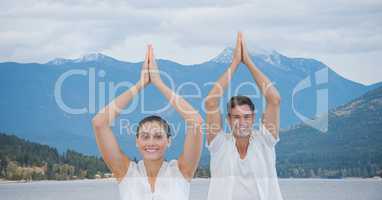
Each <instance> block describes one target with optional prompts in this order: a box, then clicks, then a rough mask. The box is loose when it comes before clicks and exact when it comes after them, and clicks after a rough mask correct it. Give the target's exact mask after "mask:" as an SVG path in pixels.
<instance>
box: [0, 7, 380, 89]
mask: <svg viewBox="0 0 382 200" xmlns="http://www.w3.org/2000/svg"><path fill="white" fill-rule="evenodd" d="M0 6H1V7H2V12H1V13H0V23H1V24H2V26H1V28H0V40H1V41H2V42H1V44H0V60H2V61H7V60H13V61H19V62H46V61H48V60H51V59H52V58H54V57H67V58H74V57H78V56H80V55H82V54H85V53H88V52H105V53H107V54H109V55H111V56H114V57H117V58H119V59H123V60H129V61H138V60H141V58H142V57H143V55H144V48H145V44H147V43H153V44H154V45H155V48H156V51H157V55H159V57H164V58H167V59H172V60H175V61H177V62H180V63H185V64H192V63H200V62H203V61H206V60H207V59H210V58H212V57H214V56H215V55H216V54H218V53H219V51H221V50H222V49H223V48H225V47H226V46H232V45H233V44H234V41H235V35H236V32H237V31H239V30H241V31H244V33H245V36H246V39H247V43H248V44H249V47H251V48H256V47H262V48H265V49H275V50H277V51H279V52H281V53H283V54H285V55H287V56H296V57H312V58H320V60H321V61H323V62H324V63H327V64H330V66H331V67H332V68H333V69H334V70H336V71H338V72H339V73H342V74H349V73H346V71H345V73H344V71H341V70H350V69H352V70H353V69H354V70H356V71H357V70H358V69H359V63H365V64H364V66H367V67H366V68H367V69H377V68H380V67H379V66H377V65H378V61H377V60H376V59H372V58H373V57H374V56H377V57H380V56H381V55H380V53H381V52H382V34H381V33H382V21H381V20H379V19H382V2H381V1H379V0H364V1H355V0H352V1H349V0H347V1H345V0H335V1H329V0H323V1H319V2H312V1H307V0H306V1H301V0H292V1H275V0H271V1H242V0H236V1H228V0H220V1H212V0H209V1H201V0H196V1H169V0H162V1H158V0H149V1H138V0H133V1H122V0H112V1H95V0H87V1H80V2H78V1H74V0H66V1H58V0H45V1H27V2H24V1H23V2H22V1H3V2H0ZM343 58H352V59H350V60H352V62H347V63H346V66H348V67H347V68H346V69H344V68H342V67H339V65H344V61H343V60H342V59H343ZM366 59H367V60H368V61H367V62H363V60H366ZM356 63H357V64H356ZM366 68H365V69H366ZM364 74H370V73H364ZM348 78H351V79H353V80H357V81H361V82H364V83H371V82H376V81H380V79H378V78H375V77H371V76H369V75H368V76H366V75H362V74H358V75H350V76H349V77H348Z"/></svg>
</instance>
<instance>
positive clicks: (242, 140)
mask: <svg viewBox="0 0 382 200" xmlns="http://www.w3.org/2000/svg"><path fill="white" fill-rule="evenodd" d="M249 138H250V136H246V137H236V136H235V140H236V144H235V145H236V149H237V151H238V152H239V154H240V158H241V159H243V158H245V156H246V155H247V150H248V146H249Z"/></svg>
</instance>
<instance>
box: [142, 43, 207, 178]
mask: <svg viewBox="0 0 382 200" xmlns="http://www.w3.org/2000/svg"><path fill="white" fill-rule="evenodd" d="M149 55H150V56H149V71H150V82H152V83H153V84H154V85H155V86H156V87H157V88H158V90H159V91H160V92H161V93H162V94H163V95H164V96H165V97H166V99H167V100H168V101H169V103H170V104H171V105H172V106H173V107H174V108H175V109H176V111H177V112H178V113H179V114H180V115H181V116H182V117H183V119H184V120H185V122H186V126H187V127H186V129H187V133H186V137H185V141H184V148H183V152H182V154H181V155H180V157H179V159H178V165H179V169H180V171H181V172H182V174H183V176H184V177H185V178H186V179H188V180H191V179H192V177H193V176H194V173H195V171H196V169H197V167H198V164H199V160H200V155H201V152H202V144H203V135H202V123H203V119H202V117H201V115H200V114H199V112H198V111H197V110H195V109H194V108H193V107H192V106H191V105H190V104H189V103H188V102H187V101H186V100H184V99H183V98H182V97H181V96H179V95H177V94H175V92H173V91H172V90H171V89H170V88H168V87H167V86H166V85H165V84H164V83H163V81H162V80H161V78H160V74H159V70H158V66H157V65H156V62H155V58H154V52H153V48H152V47H151V48H150V54H149Z"/></svg>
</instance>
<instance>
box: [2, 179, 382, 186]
mask: <svg viewBox="0 0 382 200" xmlns="http://www.w3.org/2000/svg"><path fill="white" fill-rule="evenodd" d="M209 179H210V178H194V179H193V181H201V180H209ZM278 180H279V181H284V180H297V181H299V180H300V181H306V180H317V181H320V180H321V181H324V180H326V181H341V180H342V181H351V180H376V181H382V177H371V178H361V177H346V178H335V179H331V178H279V179H278ZM73 181H91V182H93V181H99V182H114V181H115V182H116V180H115V178H98V179H72V180H32V181H26V180H6V179H0V185H2V184H14V183H16V184H28V183H42V182H73Z"/></svg>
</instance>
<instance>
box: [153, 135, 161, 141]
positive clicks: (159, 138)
mask: <svg viewBox="0 0 382 200" xmlns="http://www.w3.org/2000/svg"><path fill="white" fill-rule="evenodd" d="M162 138H163V135H162V134H155V135H154V139H156V140H161V139H162Z"/></svg>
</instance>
